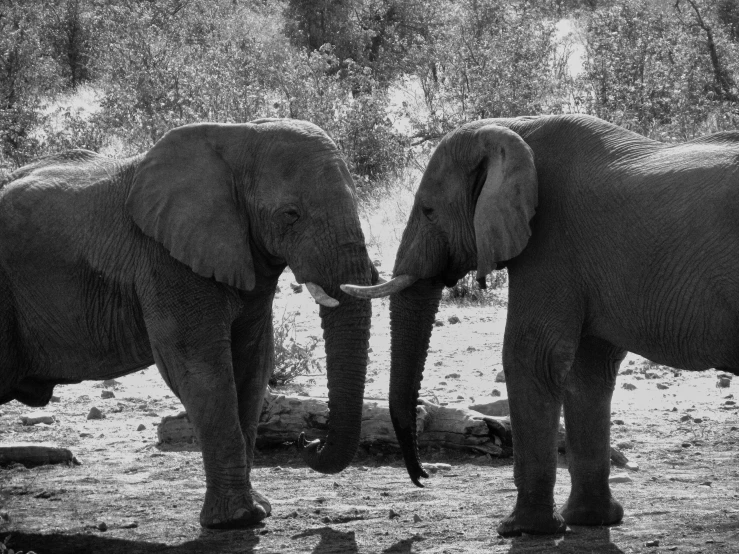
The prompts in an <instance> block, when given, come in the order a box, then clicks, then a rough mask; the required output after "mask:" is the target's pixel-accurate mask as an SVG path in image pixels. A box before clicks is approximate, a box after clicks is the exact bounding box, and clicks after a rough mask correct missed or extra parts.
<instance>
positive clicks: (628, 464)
mask: <svg viewBox="0 0 739 554" xmlns="http://www.w3.org/2000/svg"><path fill="white" fill-rule="evenodd" d="M624 467H625V468H626V469H628V470H630V471H639V464H637V463H636V462H626V465H625V466H624Z"/></svg>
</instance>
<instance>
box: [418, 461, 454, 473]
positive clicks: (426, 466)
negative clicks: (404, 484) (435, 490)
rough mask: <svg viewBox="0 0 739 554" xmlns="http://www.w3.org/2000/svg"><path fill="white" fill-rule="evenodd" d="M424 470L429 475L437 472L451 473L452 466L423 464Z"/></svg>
mask: <svg viewBox="0 0 739 554" xmlns="http://www.w3.org/2000/svg"><path fill="white" fill-rule="evenodd" d="M423 468H424V469H426V470H428V471H429V473H436V472H437V471H449V470H451V469H452V466H451V465H449V464H442V463H439V464H423Z"/></svg>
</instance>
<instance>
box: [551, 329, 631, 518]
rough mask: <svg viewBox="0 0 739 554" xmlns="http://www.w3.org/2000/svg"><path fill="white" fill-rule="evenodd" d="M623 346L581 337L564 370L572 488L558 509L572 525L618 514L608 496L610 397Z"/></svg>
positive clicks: (568, 455)
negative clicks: (566, 370)
mask: <svg viewBox="0 0 739 554" xmlns="http://www.w3.org/2000/svg"><path fill="white" fill-rule="evenodd" d="M625 355H626V351H625V350H623V349H621V348H618V347H615V346H613V345H612V344H610V343H609V342H606V341H604V340H602V339H599V338H596V337H585V338H583V339H582V340H581V342H580V346H579V348H578V350H577V353H576V355H575V362H574V363H573V365H572V369H571V370H570V372H569V374H568V375H567V380H566V382H565V394H564V411H565V427H566V429H567V433H566V441H567V444H566V446H567V460H568V463H569V471H570V477H571V479H572V488H571V491H570V497H569V498H568V500H567V502H566V503H565V504H564V506H563V507H562V509H561V514H562V516H563V517H564V519H565V521H566V522H567V523H569V524H573V525H610V524H614V523H618V522H620V521H621V519H622V518H623V513H624V512H623V508H622V507H621V504H619V503H618V502H617V501H616V500H615V499H614V498H613V496H612V495H611V489H610V487H609V485H608V476H609V474H610V469H611V462H610V458H611V436H610V434H611V430H610V429H611V397H612V396H613V389H614V387H615V384H616V374H617V372H618V367H619V365H620V364H621V361H622V360H623V359H624V357H625Z"/></svg>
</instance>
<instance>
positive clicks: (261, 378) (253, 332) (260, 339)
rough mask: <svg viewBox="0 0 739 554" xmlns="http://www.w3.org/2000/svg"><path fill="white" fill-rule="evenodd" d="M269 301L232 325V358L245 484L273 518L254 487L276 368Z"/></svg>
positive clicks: (250, 308) (251, 308)
mask: <svg viewBox="0 0 739 554" xmlns="http://www.w3.org/2000/svg"><path fill="white" fill-rule="evenodd" d="M267 300H268V302H266V305H264V306H257V307H255V306H249V307H248V308H247V309H248V310H249V314H248V315H245V316H242V317H240V318H239V319H237V320H236V321H235V322H234V324H233V325H232V331H231V336H232V343H231V356H232V359H233V368H234V380H235V384H236V395H237V398H238V412H239V423H240V425H241V432H242V434H243V436H244V444H245V448H246V482H247V486H248V487H249V489H248V490H249V492H250V494H251V496H252V498H253V499H254V502H255V503H256V504H259V505H260V506H261V507H262V508H263V509H264V511H265V513H266V514H267V515H270V512H271V511H272V507H271V506H270V503H269V501H268V500H267V499H266V498H265V497H264V496H262V495H261V494H260V493H258V492H257V491H255V490H254V489H253V488H252V485H251V469H252V465H253V462H254V444H255V442H256V438H257V426H258V424H259V416H260V415H261V412H262V403H263V400H264V395H265V393H266V390H267V383H268V382H269V378H270V376H271V375H272V370H273V367H274V344H273V341H274V339H273V332H272V299H271V297H270V298H269V299H267ZM254 308H256V309H254Z"/></svg>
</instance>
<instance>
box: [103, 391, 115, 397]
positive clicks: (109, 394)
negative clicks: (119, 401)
mask: <svg viewBox="0 0 739 554" xmlns="http://www.w3.org/2000/svg"><path fill="white" fill-rule="evenodd" d="M100 398H115V393H114V392H113V391H112V390H104V391H103V392H101V393H100Z"/></svg>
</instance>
